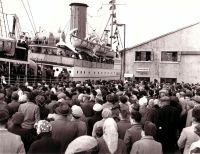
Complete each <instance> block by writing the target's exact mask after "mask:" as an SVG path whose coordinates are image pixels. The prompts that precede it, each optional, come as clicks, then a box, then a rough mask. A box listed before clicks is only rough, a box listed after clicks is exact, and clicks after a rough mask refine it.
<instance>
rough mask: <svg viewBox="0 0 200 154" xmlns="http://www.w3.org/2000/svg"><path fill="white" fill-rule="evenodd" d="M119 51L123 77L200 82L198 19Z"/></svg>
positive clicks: (199, 27)
mask: <svg viewBox="0 0 200 154" xmlns="http://www.w3.org/2000/svg"><path fill="white" fill-rule="evenodd" d="M124 51H125V52H124ZM121 52H122V74H123V75H124V77H131V76H133V77H134V78H135V79H136V80H144V79H145V80H148V81H154V79H156V80H158V81H160V82H185V83H197V82H200V23H196V24H193V25H190V26H187V27H184V28H181V29H178V30H176V31H173V32H170V33H167V34H164V35H162V36H159V37H157V38H154V39H151V40H149V41H147V42H144V43H141V44H138V45H136V46H133V47H130V48H126V49H125V50H123V51H121Z"/></svg>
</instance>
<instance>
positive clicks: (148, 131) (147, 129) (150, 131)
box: [144, 121, 156, 136]
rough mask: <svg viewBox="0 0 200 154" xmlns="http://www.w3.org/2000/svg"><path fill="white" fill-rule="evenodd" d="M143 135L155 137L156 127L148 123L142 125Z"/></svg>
mask: <svg viewBox="0 0 200 154" xmlns="http://www.w3.org/2000/svg"><path fill="white" fill-rule="evenodd" d="M144 134H145V136H155V135H156V125H155V124H154V123H152V122H150V121H146V122H145V123H144Z"/></svg>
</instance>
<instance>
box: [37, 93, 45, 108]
mask: <svg viewBox="0 0 200 154" xmlns="http://www.w3.org/2000/svg"><path fill="white" fill-rule="evenodd" d="M45 101H46V100H45V97H44V96H42V95H37V96H36V97H35V102H36V104H37V105H38V106H41V107H42V106H44V105H45Z"/></svg>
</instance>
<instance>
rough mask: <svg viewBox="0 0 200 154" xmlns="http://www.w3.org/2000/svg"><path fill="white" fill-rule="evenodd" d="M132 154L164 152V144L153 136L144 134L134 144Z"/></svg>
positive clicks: (157, 153)
mask: <svg viewBox="0 0 200 154" xmlns="http://www.w3.org/2000/svg"><path fill="white" fill-rule="evenodd" d="M131 154H162V145H161V143H159V142H156V141H155V140H154V139H153V137H152V136H144V137H142V138H141V139H140V140H139V141H136V142H135V143H134V144H133V146H132V149H131Z"/></svg>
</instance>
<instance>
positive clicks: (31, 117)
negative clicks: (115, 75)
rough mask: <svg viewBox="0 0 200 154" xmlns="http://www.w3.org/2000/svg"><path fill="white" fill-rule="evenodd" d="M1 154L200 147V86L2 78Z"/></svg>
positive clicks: (114, 153)
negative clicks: (6, 81)
mask: <svg viewBox="0 0 200 154" xmlns="http://www.w3.org/2000/svg"><path fill="white" fill-rule="evenodd" d="M0 140H1V142H0V153H6V154H7V153H9V154H10V153H28V154H42V153H49V154H50V153H51V154H59V153H60V154H62V153H65V154H74V153H89V154H91V153H102V154H107V153H110V154H126V153H131V154H162V153H164V154H173V153H176V154H178V153H183V154H195V153H200V85H199V84H188V83H176V84H175V83H173V84H169V83H162V84H161V83H158V82H157V81H154V82H146V81H141V82H136V81H127V82H125V83H124V82H122V81H113V80H112V81H104V80H98V81H89V80H88V81H85V82H74V81H67V82H56V83H45V82H43V83H37V84H34V85H28V84H26V85H6V84H4V85H1V87H0Z"/></svg>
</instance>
